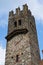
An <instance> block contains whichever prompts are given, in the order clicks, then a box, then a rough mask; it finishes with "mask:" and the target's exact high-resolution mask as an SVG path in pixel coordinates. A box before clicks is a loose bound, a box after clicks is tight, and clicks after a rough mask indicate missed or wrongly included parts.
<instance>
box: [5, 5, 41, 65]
mask: <svg viewBox="0 0 43 65" xmlns="http://www.w3.org/2000/svg"><path fill="white" fill-rule="evenodd" d="M18 20H21V25H18ZM15 21H16V22H17V27H15V26H14V22H15ZM24 28H26V29H27V30H28V32H27V33H26V34H19V35H16V36H14V37H13V38H12V39H11V40H9V41H7V46H6V59H5V65H39V61H40V53H39V52H40V51H39V45H38V40H37V31H36V25H35V19H34V16H33V15H32V14H31V12H30V10H28V6H27V5H26V4H25V5H23V10H22V11H21V10H20V8H17V9H16V13H15V14H14V12H13V11H11V12H9V22H8V34H10V33H11V32H12V31H13V30H15V29H24ZM15 33H16V32H15ZM16 55H19V58H18V62H16Z"/></svg>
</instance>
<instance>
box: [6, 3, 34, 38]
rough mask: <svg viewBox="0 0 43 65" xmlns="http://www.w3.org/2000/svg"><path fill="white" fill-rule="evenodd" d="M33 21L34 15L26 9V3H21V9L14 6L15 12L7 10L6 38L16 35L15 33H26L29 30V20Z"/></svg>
mask: <svg viewBox="0 0 43 65" xmlns="http://www.w3.org/2000/svg"><path fill="white" fill-rule="evenodd" d="M30 20H32V21H33V22H34V16H33V15H32V14H31V11H30V10H29V9H28V6H27V4H25V5H23V10H20V7H18V8H16V13H14V12H13V10H12V11H10V12H9V20H8V35H7V39H8V38H11V37H10V36H11V35H13V34H14V35H16V34H17V33H18V34H20V33H26V32H27V31H28V30H29V21H30Z"/></svg>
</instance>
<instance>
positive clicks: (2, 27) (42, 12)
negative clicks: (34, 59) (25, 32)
mask: <svg viewBox="0 0 43 65" xmlns="http://www.w3.org/2000/svg"><path fill="white" fill-rule="evenodd" d="M25 3H27V5H28V8H29V9H30V10H31V12H32V14H33V15H34V17H35V22H36V28H37V35H38V42H39V48H40V55H41V58H42V52H41V50H42V49H43V0H0V65H4V62H5V50H6V40H5V36H6V35H7V31H8V14H9V11H11V10H14V12H15V9H16V8H17V7H20V8H21V9H22V5H23V4H25Z"/></svg>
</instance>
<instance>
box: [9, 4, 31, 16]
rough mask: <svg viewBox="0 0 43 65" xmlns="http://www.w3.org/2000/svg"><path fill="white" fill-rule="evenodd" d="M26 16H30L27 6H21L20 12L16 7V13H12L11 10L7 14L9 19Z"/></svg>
mask: <svg viewBox="0 0 43 65" xmlns="http://www.w3.org/2000/svg"><path fill="white" fill-rule="evenodd" d="M21 14H22V15H24V16H25V15H28V14H30V15H31V11H30V10H28V6H27V4H25V5H23V10H20V7H18V8H16V13H14V11H13V10H12V11H10V12H9V17H11V16H15V15H16V16H19V15H21Z"/></svg>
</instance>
